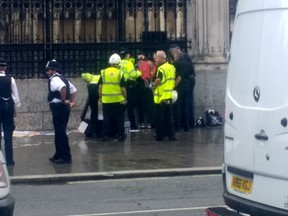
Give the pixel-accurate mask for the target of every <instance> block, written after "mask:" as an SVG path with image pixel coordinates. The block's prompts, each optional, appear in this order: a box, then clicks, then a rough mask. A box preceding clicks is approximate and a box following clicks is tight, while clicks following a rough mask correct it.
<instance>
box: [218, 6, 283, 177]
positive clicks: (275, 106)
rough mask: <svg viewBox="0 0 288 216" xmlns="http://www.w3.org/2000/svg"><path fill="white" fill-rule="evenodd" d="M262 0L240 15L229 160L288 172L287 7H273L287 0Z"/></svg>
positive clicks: (229, 95)
mask: <svg viewBox="0 0 288 216" xmlns="http://www.w3.org/2000/svg"><path fill="white" fill-rule="evenodd" d="M246 2H247V1H246ZM250 2H251V1H250ZM253 2H254V1H253ZM255 2H256V1H255ZM258 2H260V1H258ZM261 2H266V4H264V5H262V6H261V7H263V8H261V10H260V9H255V10H251V11H246V12H244V13H242V14H238V16H237V17H236V19H237V20H236V22H235V28H234V32H233V43H232V47H231V58H230V63H229V68H228V76H227V89H226V115H225V118H226V124H225V153H224V156H225V164H227V165H230V166H234V167H237V168H243V169H245V170H249V171H252V172H257V173H262V174H263V175H269V176H278V177H283V178H288V169H287V165H288V127H287V119H288V8H287V7H286V8H277V7H275V8H273V7H272V6H273V5H272V4H273V3H271V2H278V6H281V4H280V2H283V1H261ZM276 5H277V4H276ZM286 5H287V1H286ZM287 6H288V5H287ZM265 7H267V8H265Z"/></svg>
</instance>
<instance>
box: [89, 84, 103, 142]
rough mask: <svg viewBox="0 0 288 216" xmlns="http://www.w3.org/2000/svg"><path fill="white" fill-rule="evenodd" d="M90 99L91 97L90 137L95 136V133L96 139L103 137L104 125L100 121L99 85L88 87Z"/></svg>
mask: <svg viewBox="0 0 288 216" xmlns="http://www.w3.org/2000/svg"><path fill="white" fill-rule="evenodd" d="M88 97H89V107H90V109H91V114H90V122H89V124H90V127H91V130H90V131H91V133H92V134H90V136H93V133H94V134H95V135H96V137H100V136H101V135H102V123H101V122H100V121H99V120H98V99H99V94H98V85H97V84H90V85H89V86H88Z"/></svg>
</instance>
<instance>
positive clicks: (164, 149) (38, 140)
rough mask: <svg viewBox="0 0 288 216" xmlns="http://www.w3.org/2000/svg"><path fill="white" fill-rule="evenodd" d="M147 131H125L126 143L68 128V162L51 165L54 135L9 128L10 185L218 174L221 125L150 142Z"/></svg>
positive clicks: (150, 137) (222, 142) (149, 132)
mask: <svg viewBox="0 0 288 216" xmlns="http://www.w3.org/2000/svg"><path fill="white" fill-rule="evenodd" d="M153 133H154V131H153V130H152V129H144V130H141V131H140V132H134V133H132V132H131V133H130V137H128V138H127V139H126V140H125V142H117V141H116V140H114V141H110V142H102V141H101V139H96V138H86V137H85V135H84V134H82V133H80V132H79V131H70V132H69V141H70V147H71V153H72V160H73V162H72V164H51V162H49V161H48V158H49V157H51V156H52V155H53V154H54V150H55V148H54V134H53V133H49V132H37V131H26V132H17V131H15V132H14V144H13V149H14V160H15V163H16V164H15V166H9V167H8V172H9V175H10V179H11V183H12V184H35V183H39V184H44V183H45V184H46V183H55V182H57V183H61V182H67V181H77V180H82V181H83V180H99V179H111V178H113V179H115V178H134V177H153V176H157V177H158V176H177V175H191V174H214V173H221V168H222V163H223V150H224V133H223V127H211V128H208V127H206V128H195V129H192V130H190V131H189V132H184V131H183V132H182V131H181V132H178V133H176V137H177V138H178V140H177V141H169V140H164V141H160V142H159V141H155V140H154V137H153Z"/></svg>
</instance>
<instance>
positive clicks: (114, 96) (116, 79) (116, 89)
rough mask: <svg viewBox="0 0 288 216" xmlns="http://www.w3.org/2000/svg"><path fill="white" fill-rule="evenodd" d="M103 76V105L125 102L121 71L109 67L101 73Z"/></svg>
mask: <svg viewBox="0 0 288 216" xmlns="http://www.w3.org/2000/svg"><path fill="white" fill-rule="evenodd" d="M101 75H102V84H103V85H102V103H116V102H121V101H124V100H125V99H124V97H123V95H122V93H121V87H120V81H121V77H122V75H121V72H120V71H119V69H117V68H114V67H109V68H107V69H105V70H102V71H101Z"/></svg>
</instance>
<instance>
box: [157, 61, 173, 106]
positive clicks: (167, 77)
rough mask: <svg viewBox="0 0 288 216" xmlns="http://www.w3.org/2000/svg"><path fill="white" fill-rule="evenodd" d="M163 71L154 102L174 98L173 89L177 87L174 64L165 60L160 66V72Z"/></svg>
mask: <svg viewBox="0 0 288 216" xmlns="http://www.w3.org/2000/svg"><path fill="white" fill-rule="evenodd" d="M160 72H161V73H162V74H163V76H162V80H161V83H160V85H159V86H158V87H157V88H156V89H155V90H154V103H156V104H159V103H161V101H163V100H167V99H172V91H173V89H174V87H175V78H176V70H175V67H174V66H173V65H172V64H169V63H168V62H165V63H164V64H162V65H161V66H159V67H158V69H157V72H156V77H157V75H158V73H160Z"/></svg>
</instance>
